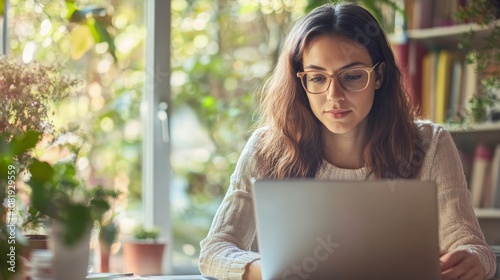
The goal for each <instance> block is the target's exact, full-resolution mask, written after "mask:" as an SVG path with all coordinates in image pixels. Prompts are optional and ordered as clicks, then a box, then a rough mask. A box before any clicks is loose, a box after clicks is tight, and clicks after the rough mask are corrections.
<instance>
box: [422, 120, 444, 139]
mask: <svg viewBox="0 0 500 280" xmlns="http://www.w3.org/2000/svg"><path fill="white" fill-rule="evenodd" d="M415 126H416V127H417V130H418V132H419V133H420V137H421V139H429V140H430V139H434V138H438V137H439V136H440V134H442V133H445V132H446V129H445V128H444V127H443V126H442V125H440V124H437V123H433V122H432V121H430V120H417V121H415Z"/></svg>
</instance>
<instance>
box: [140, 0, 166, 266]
mask: <svg viewBox="0 0 500 280" xmlns="http://www.w3.org/2000/svg"><path fill="white" fill-rule="evenodd" d="M145 5H146V11H145V13H146V30H147V31H146V36H147V38H146V86H145V92H144V95H143V100H142V107H141V109H142V110H141V111H142V114H143V120H144V128H143V135H144V139H143V158H142V162H143V170H142V176H143V177H142V183H143V187H142V206H143V207H142V208H143V215H144V224H145V225H146V226H152V225H155V226H158V227H159V228H160V229H161V231H162V237H163V238H165V239H166V240H167V242H168V246H167V250H166V251H165V254H164V258H163V260H164V261H163V273H165V274H168V273H170V272H171V271H172V270H171V267H172V264H171V259H172V258H171V257H170V256H171V255H172V254H171V252H172V250H171V248H172V246H171V243H172V230H171V223H170V191H169V189H170V179H171V166H170V160H169V158H170V142H169V133H170V132H169V126H168V120H169V118H168V115H169V114H170V113H169V112H168V111H169V110H168V108H167V105H168V104H170V33H171V32H170V28H171V13H170V12H171V9H170V0H147V1H146V4H145ZM160 104H161V105H160Z"/></svg>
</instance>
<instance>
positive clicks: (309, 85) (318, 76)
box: [302, 69, 370, 93]
mask: <svg viewBox="0 0 500 280" xmlns="http://www.w3.org/2000/svg"><path fill="white" fill-rule="evenodd" d="M369 76H370V75H369V73H368V71H366V70H364V69H352V70H348V71H345V72H342V73H341V74H340V75H339V76H338V81H339V82H340V84H341V85H342V87H343V88H345V89H346V90H349V91H360V90H363V89H365V88H366V86H367V85H368V82H369ZM302 79H303V83H304V86H305V87H306V89H307V91H309V92H311V93H321V92H324V91H326V90H327V89H328V87H329V85H330V79H331V77H330V76H328V75H327V74H325V73H322V72H306V73H305V74H304V76H303V77H302Z"/></svg>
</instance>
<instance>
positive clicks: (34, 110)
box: [0, 56, 82, 279]
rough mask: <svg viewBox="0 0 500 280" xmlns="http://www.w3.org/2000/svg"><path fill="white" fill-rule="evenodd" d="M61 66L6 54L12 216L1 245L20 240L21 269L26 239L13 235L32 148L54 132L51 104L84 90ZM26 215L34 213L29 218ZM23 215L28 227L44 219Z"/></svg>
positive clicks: (4, 109)
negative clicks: (19, 197)
mask: <svg viewBox="0 0 500 280" xmlns="http://www.w3.org/2000/svg"><path fill="white" fill-rule="evenodd" d="M60 68H61V67H60V65H55V64H42V63H31V64H28V65H26V64H22V63H19V62H17V61H15V60H14V59H10V58H7V57H3V56H0V168H1V175H0V185H1V186H0V203H6V204H7V205H10V206H12V207H6V208H4V207H0V214H2V216H5V215H8V216H9V219H3V220H2V221H1V222H0V239H1V240H2V242H0V244H2V245H1V246H2V248H3V246H6V248H5V249H6V250H3V249H2V250H1V251H2V252H5V251H7V249H11V248H10V247H9V246H8V245H13V244H14V243H15V246H14V247H13V248H14V249H15V250H14V251H15V253H16V257H15V259H16V260H15V263H16V266H17V269H16V271H19V270H20V268H21V259H20V258H19V257H20V256H21V254H22V252H21V247H22V246H20V245H21V243H20V242H21V240H23V238H22V236H20V235H18V236H16V238H15V239H12V238H11V236H12V235H11V234H10V233H12V232H14V230H10V229H9V227H10V228H13V227H14V226H15V228H16V229H15V231H16V232H19V227H18V223H17V220H18V215H17V213H18V212H17V210H19V209H20V208H21V207H19V206H20V205H19V203H20V201H19V200H18V193H19V191H20V189H19V188H18V187H20V184H18V183H19V182H20V181H21V180H22V178H23V177H24V176H25V174H26V170H27V168H28V166H29V165H30V164H31V162H32V152H31V151H32V149H33V148H34V147H35V146H36V145H37V144H38V143H39V142H40V141H41V140H42V135H44V134H53V133H54V130H53V126H52V123H51V122H50V120H49V115H50V106H51V103H52V102H57V101H58V100H61V99H63V98H66V97H68V96H70V95H72V94H75V93H78V92H80V91H81V90H82V87H81V82H80V80H78V79H76V78H74V77H72V76H71V75H68V74H67V73H65V72H64V71H61V69H60ZM25 214H30V215H29V217H28V216H27V215H25ZM23 218H26V219H24V221H25V223H24V228H33V227H34V226H35V225H36V226H37V227H38V226H40V225H41V224H42V220H43V217H42V216H41V215H39V214H37V211H36V210H34V209H33V208H31V209H30V210H29V211H24V213H23ZM9 238H10V239H9ZM3 241H6V242H5V243H4V242H3ZM30 243H31V245H30V244H28V249H26V250H28V251H29V250H30V249H29V248H30V246H33V242H30ZM26 253H27V251H26ZM26 253H25V255H26ZM28 256H29V255H28ZM3 257H5V256H4V255H2V257H0V259H1V260H2V263H5V262H4V259H3ZM9 260H10V257H9ZM13 263H14V262H13ZM7 268H8V267H6V266H2V269H1V274H2V276H3V279H9V277H11V276H12V275H13V273H12V271H10V270H7ZM13 270H14V269H13Z"/></svg>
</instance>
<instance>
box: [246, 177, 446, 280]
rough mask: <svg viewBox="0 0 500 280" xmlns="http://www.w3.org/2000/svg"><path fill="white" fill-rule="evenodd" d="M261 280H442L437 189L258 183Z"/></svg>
mask: <svg viewBox="0 0 500 280" xmlns="http://www.w3.org/2000/svg"><path fill="white" fill-rule="evenodd" d="M253 196H254V209H255V217H256V226H257V237H258V243H259V251H260V253H261V257H262V260H261V261H262V276H263V279H265V280H269V279H426V280H432V279H440V267H439V237H438V211H437V209H438V208H437V207H438V206H437V188H436V185H435V183H434V182H430V181H416V180H415V181H414V180H390V181H389V180H388V181H382V180H381V181H356V182H352V181H348V182H346V181H342V182H340V181H337V182H335V181H319V180H312V179H304V180H300V179H297V180H295V179H293V180H282V181H280V180H256V181H255V182H254V192H253Z"/></svg>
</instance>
